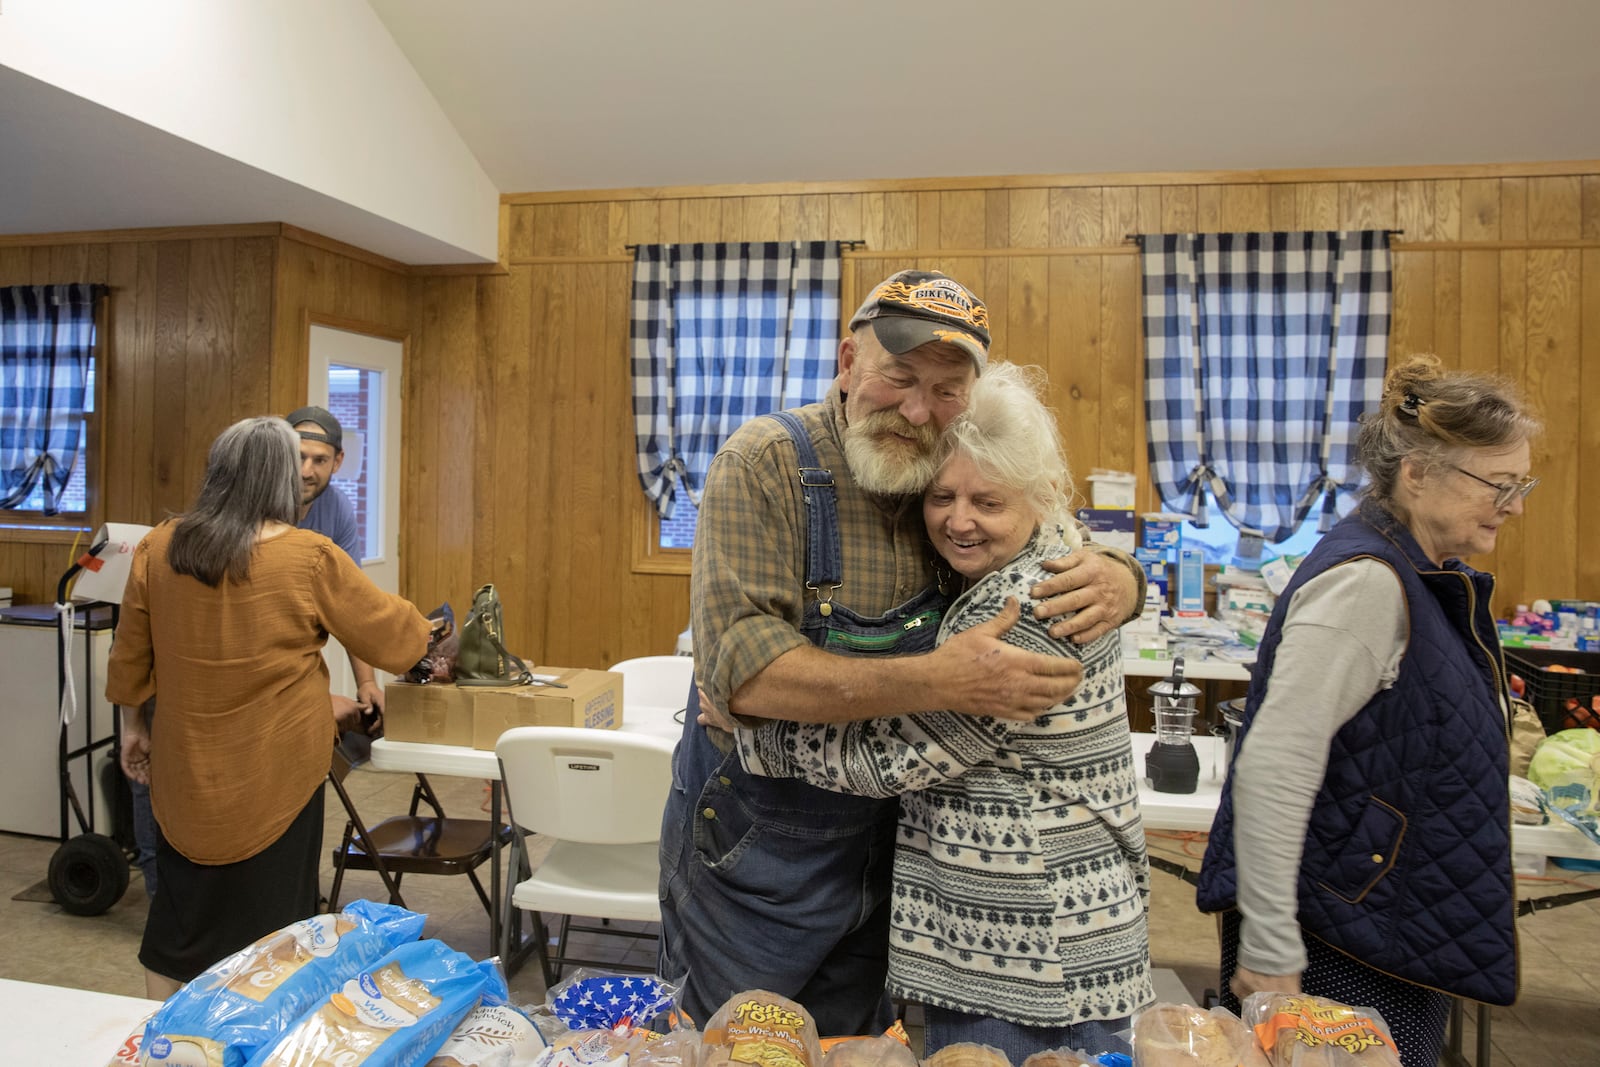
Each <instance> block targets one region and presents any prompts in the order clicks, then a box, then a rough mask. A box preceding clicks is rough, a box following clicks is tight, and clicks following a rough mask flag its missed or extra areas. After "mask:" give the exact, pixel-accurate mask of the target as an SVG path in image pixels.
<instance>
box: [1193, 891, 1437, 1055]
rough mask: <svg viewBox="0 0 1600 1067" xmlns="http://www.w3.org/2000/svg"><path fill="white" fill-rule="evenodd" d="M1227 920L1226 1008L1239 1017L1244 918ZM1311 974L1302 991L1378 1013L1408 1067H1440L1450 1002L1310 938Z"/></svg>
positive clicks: (1232, 915) (1231, 913) (1303, 978)
mask: <svg viewBox="0 0 1600 1067" xmlns="http://www.w3.org/2000/svg"><path fill="white" fill-rule="evenodd" d="M1220 918H1221V920H1222V929H1221V935H1222V1006H1223V1007H1225V1008H1227V1009H1228V1010H1229V1011H1231V1012H1233V1013H1235V1014H1238V1011H1239V999H1238V998H1237V997H1235V996H1234V995H1233V992H1232V991H1231V990H1230V989H1229V988H1228V982H1229V981H1230V980H1231V979H1232V978H1233V972H1234V970H1235V969H1236V968H1237V967H1238V966H1239V925H1240V917H1239V912H1238V911H1237V910H1235V909H1230V910H1228V911H1225V912H1223V913H1222V914H1221V916H1220ZM1305 944H1306V969H1305V971H1304V972H1303V973H1302V974H1301V975H1300V988H1301V990H1303V991H1304V992H1306V993H1309V994H1311V995H1312V996H1316V997H1326V998H1327V999H1329V1000H1337V1001H1339V1002H1340V1003H1343V1004H1349V1005H1351V1006H1352V1007H1357V1008H1372V1009H1373V1010H1375V1011H1376V1012H1377V1013H1378V1014H1379V1015H1381V1016H1383V1021H1384V1022H1385V1023H1386V1024H1387V1025H1388V1027H1389V1036H1391V1037H1393V1038H1394V1043H1395V1047H1396V1048H1398V1049H1399V1050H1400V1063H1401V1064H1402V1065H1403V1067H1434V1065H1435V1064H1437V1063H1438V1062H1439V1053H1440V1052H1441V1051H1443V1049H1444V1043H1445V1029H1446V1025H1447V1024H1448V1023H1449V1017H1450V996H1449V995H1448V994H1446V993H1441V992H1439V991H1438V990H1436V989H1428V988H1427V987H1425V986H1420V985H1417V984H1415V983H1413V982H1407V981H1405V980H1404V979H1402V978H1396V977H1394V976H1393V975H1390V974H1384V973H1383V972H1382V971H1378V970H1374V969H1373V968H1371V967H1368V966H1367V965H1366V964H1364V963H1361V962H1359V961H1357V960H1353V959H1351V958H1350V957H1349V956H1346V955H1345V954H1344V953H1342V952H1340V951H1338V950H1337V949H1334V948H1331V947H1329V946H1328V945H1327V944H1325V943H1323V942H1322V941H1320V940H1318V939H1317V938H1315V937H1309V936H1308V937H1306V938H1305Z"/></svg>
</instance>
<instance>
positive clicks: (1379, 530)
mask: <svg viewBox="0 0 1600 1067" xmlns="http://www.w3.org/2000/svg"><path fill="white" fill-rule="evenodd" d="M1363 557H1365V558H1371V559H1377V560H1380V561H1381V562H1383V563H1385V564H1387V565H1388V566H1389V567H1390V568H1391V569H1392V570H1393V571H1394V572H1395V574H1396V576H1398V577H1399V579H1400V584H1401V586H1402V587H1403V588H1404V590H1405V600H1406V607H1407V611H1408V614H1409V619H1410V631H1409V640H1408V643H1407V645H1406V652H1405V655H1404V656H1403V657H1402V659H1401V662H1400V672H1399V678H1398V679H1397V680H1396V681H1395V684H1394V686H1393V687H1392V688H1390V689H1387V690H1383V691H1381V692H1379V693H1378V694H1377V695H1376V696H1374V697H1373V698H1372V700H1371V701H1370V702H1369V703H1368V704H1367V706H1366V707H1365V708H1363V709H1362V710H1361V711H1360V712H1359V713H1357V715H1356V716H1355V718H1353V719H1351V720H1350V721H1349V722H1348V723H1346V724H1345V726H1344V727H1343V728H1342V729H1341V730H1339V732H1338V733H1337V734H1336V735H1335V736H1334V739H1333V744H1332V748H1331V750H1330V752H1329V756H1328V770H1327V775H1326V777H1325V778H1324V780H1323V783H1322V788H1321V789H1320V790H1319V791H1318V793H1317V798H1316V803H1315V806H1314V807H1313V809H1312V812H1311V823H1310V826H1309V827H1308V828H1307V831H1306V838H1305V852H1304V856H1303V858H1302V860H1301V863H1300V878H1299V887H1298V894H1299V920H1300V927H1301V930H1302V932H1304V933H1305V934H1308V935H1310V936H1313V937H1317V938H1320V939H1321V940H1322V941H1324V942H1326V943H1327V944H1329V945H1331V946H1332V947H1334V948H1335V949H1338V950H1339V951H1340V952H1343V953H1345V954H1347V955H1349V956H1351V957H1353V958H1355V959H1357V960H1360V961H1361V962H1363V963H1365V964H1367V965H1368V966H1371V967H1374V968H1376V969H1378V970H1380V971H1384V972H1386V973H1388V974H1390V975H1393V976H1395V977H1397V978H1401V979H1404V980H1405V981H1408V982H1414V983H1416V984H1418V985H1423V986H1428V987H1430V988H1433V989H1438V990H1441V991H1443V992H1446V993H1450V994H1453V995H1456V996H1462V997H1467V998H1470V999H1472V1000H1477V1001H1482V1002H1484V1003H1487V1004H1510V1003H1511V1002H1512V1001H1513V1000H1515V999H1516V995H1517V943H1516V932H1515V929H1514V925H1515V914H1516V903H1517V900H1516V889H1515V885H1514V882H1513V879H1512V872H1511V814H1510V800H1509V795H1508V793H1509V789H1508V773H1509V772H1508V755H1507V753H1508V744H1509V733H1508V726H1507V718H1506V714H1505V712H1504V711H1503V710H1502V705H1501V702H1500V701H1501V697H1502V696H1503V694H1504V693H1505V680H1504V679H1505V663H1504V661H1503V660H1502V658H1501V655H1500V642H1499V639H1498V637H1497V635H1496V633H1495V629H1494V620H1493V618H1492V616H1491V614H1490V610H1489V594H1490V592H1491V590H1492V589H1493V585H1494V579H1493V578H1492V577H1491V576H1490V575H1487V574H1482V573H1479V572H1477V571H1474V570H1472V569H1471V568H1470V567H1467V566H1466V565H1464V564H1462V563H1461V562H1460V561H1458V560H1447V561H1446V562H1445V564H1444V566H1443V567H1438V566H1435V565H1434V564H1433V563H1432V562H1431V561H1430V560H1429V559H1428V558H1427V557H1426V556H1425V555H1424V554H1423V552H1422V549H1421V548H1420V547H1419V546H1418V544H1417V542H1416V540H1415V539H1414V538H1413V537H1412V536H1411V534H1410V532H1409V531H1408V530H1407V529H1406V528H1405V526H1404V525H1402V524H1401V523H1400V522H1398V521H1397V520H1396V519H1395V518H1393V517H1392V516H1391V515H1389V514H1388V513H1387V512H1385V511H1384V510H1383V509H1381V508H1379V507H1377V506H1375V505H1373V504H1371V503H1367V504H1363V505H1362V507H1361V508H1360V509H1359V510H1357V511H1356V512H1355V513H1354V514H1352V515H1350V516H1349V517H1347V518H1345V519H1344V520H1343V521H1342V522H1340V523H1339V524H1338V525H1337V526H1335V527H1334V529H1333V530H1331V531H1330V532H1329V533H1328V535H1327V536H1326V537H1324V538H1323V540H1322V543H1321V544H1319V545H1318V546H1317V548H1316V549H1315V550H1314V551H1313V552H1312V553H1311V554H1310V555H1308V556H1307V557H1306V559H1305V561H1304V562H1303V563H1301V565H1300V567H1299V568H1298V569H1297V570H1296V571H1295V575H1294V577H1293V579H1292V580H1291V581H1290V582H1289V587H1288V588H1287V589H1286V590H1285V591H1284V593H1283V595H1282V596H1280V597H1279V598H1278V604H1277V608H1276V609H1275V610H1274V612H1273V614H1272V619H1271V621H1270V622H1269V623H1268V625H1267V631H1266V635H1265V637H1264V638H1263V639H1262V642H1261V648H1260V654H1259V656H1258V658H1257V661H1256V667H1255V670H1254V671H1253V673H1252V679H1251V682H1250V689H1249V695H1248V697H1247V698H1246V705H1245V715H1244V725H1243V727H1242V734H1241V737H1240V744H1241V745H1244V744H1248V743H1249V735H1250V724H1251V722H1252V721H1253V720H1254V718H1255V714H1256V709H1257V708H1258V707H1259V706H1260V704H1261V701H1262V698H1263V697H1264V696H1265V695H1266V690H1267V679H1268V678H1269V677H1270V676H1271V673H1272V661H1273V657H1274V655H1275V653H1276V652H1277V647H1278V642H1279V640H1280V639H1281V636H1282V627H1283V618H1284V612H1285V611H1286V609H1287V607H1288V605H1289V601H1290V599H1291V598H1292V597H1293V595H1294V593H1295V591H1296V590H1297V589H1299V587H1300V586H1302V585H1304V584H1305V583H1306V582H1308V581H1310V580H1311V579H1312V578H1314V577H1316V576H1317V575H1319V574H1321V573H1323V572H1324V571H1326V570H1328V569H1329V568H1330V567H1334V566H1337V565H1338V564H1340V563H1344V562H1347V561H1349V560H1352V559H1358V558H1363ZM1326 684H1328V685H1337V684H1339V680H1338V679H1337V678H1330V679H1328V680H1327V683H1326ZM1231 784H1232V779H1231V777H1230V780H1229V784H1228V786H1225V787H1224V789H1223V794H1222V803H1221V805H1220V807H1219V808H1218V810H1217V816H1216V820H1215V821H1214V822H1213V823H1212V827H1211V840H1210V843H1209V844H1208V846H1207V848H1206V855H1205V860H1204V862H1203V864H1202V866H1201V868H1200V878H1199V882H1198V885H1197V888H1196V894H1195V896H1196V901H1197V903H1198V904H1199V906H1200V909H1201V910H1202V911H1207V912H1215V911H1222V910H1224V909H1227V908H1231V907H1233V906H1234V905H1235V900H1236V893H1237V880H1236V873H1237V872H1236V871H1235V868H1234V853H1233V800H1232V790H1231Z"/></svg>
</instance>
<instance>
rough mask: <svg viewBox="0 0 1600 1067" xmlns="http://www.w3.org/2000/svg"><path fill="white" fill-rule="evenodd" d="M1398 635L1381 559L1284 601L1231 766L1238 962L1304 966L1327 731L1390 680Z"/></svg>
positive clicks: (1321, 578) (1399, 594)
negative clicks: (1311, 845) (1308, 873)
mask: <svg viewBox="0 0 1600 1067" xmlns="http://www.w3.org/2000/svg"><path fill="white" fill-rule="evenodd" d="M1406 637H1407V622H1406V603H1405V592H1404V590H1403V589H1402V587H1401V585H1400V579H1399V577H1397V576H1396V575H1395V573H1394V572H1393V571H1392V570H1390V569H1389V567H1388V566H1387V565H1385V564H1383V563H1381V562H1379V561H1378V560H1374V559H1357V560H1351V561H1350V562H1348V563H1342V564H1340V565H1339V566H1337V567H1333V568H1331V569H1330V570H1327V571H1324V572H1323V573H1322V574H1319V575H1317V577H1315V578H1313V579H1311V580H1310V581H1308V582H1307V583H1306V584H1305V585H1303V586H1301V587H1300V588H1299V589H1298V590H1296V591H1295V594H1294V596H1293V598H1292V599H1291V600H1290V601H1289V609H1288V612H1287V613H1286V615H1285V618H1284V624H1283V637H1282V640H1281V642H1280V643H1279V645H1278V651H1277V656H1276V658H1275V659H1274V660H1273V664H1272V674H1271V676H1270V677H1269V678H1268V680H1267V692H1266V696H1265V698H1264V699H1263V700H1262V702H1261V706H1260V707H1259V708H1257V709H1256V716H1255V719H1254V720H1253V721H1252V722H1251V724H1250V734H1249V743H1248V744H1246V745H1245V746H1244V749H1243V751H1242V752H1241V753H1240V754H1239V760H1238V763H1237V764H1236V765H1235V767H1234V772H1233V786H1232V788H1233V806H1234V846H1233V847H1234V856H1235V859H1236V861H1237V864H1238V872H1239V874H1238V877H1239V891H1238V903H1239V912H1240V914H1241V915H1242V916H1243V919H1244V922H1243V925H1242V926H1241V928H1240V933H1239V965H1240V966H1241V967H1247V968H1249V969H1250V970H1252V971H1256V972H1258V973H1260V974H1274V975H1279V974H1298V973H1300V972H1301V971H1303V970H1305V966H1306V951H1305V944H1304V942H1303V941H1302V939H1301V935H1300V924H1299V922H1298V921H1297V920H1296V918H1295V914H1296V910H1297V906H1298V898H1299V894H1298V889H1297V886H1298V881H1299V872H1300V859H1301V852H1302V851H1303V849H1304V845H1305V837H1306V828H1307V827H1308V826H1309V825H1310V822H1311V809H1312V806H1313V803H1314V801H1315V800H1316V796H1317V791H1318V790H1319V789H1321V788H1322V780H1323V777H1324V775H1325V774H1326V772H1327V769H1328V752H1329V749H1330V747H1331V745H1332V742H1333V736H1334V734H1336V733H1338V732H1339V729H1340V728H1341V727H1343V726H1344V724H1345V723H1347V722H1349V721H1350V720H1351V719H1353V718H1354V717H1355V715H1356V713H1357V712H1359V711H1360V710H1361V709H1362V708H1364V707H1366V705H1367V702H1368V701H1369V700H1371V699H1372V697H1373V696H1374V695H1376V694H1377V693H1378V692H1379V691H1380V690H1383V689H1387V688H1389V687H1390V686H1392V685H1393V684H1394V681H1395V678H1396V677H1397V676H1398V674H1399V670H1400V658H1401V657H1402V656H1403V655H1404V654H1405V650H1406Z"/></svg>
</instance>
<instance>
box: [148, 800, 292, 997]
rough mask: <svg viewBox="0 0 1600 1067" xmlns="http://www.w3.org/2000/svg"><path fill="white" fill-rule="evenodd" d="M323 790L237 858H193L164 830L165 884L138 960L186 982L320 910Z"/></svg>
mask: <svg viewBox="0 0 1600 1067" xmlns="http://www.w3.org/2000/svg"><path fill="white" fill-rule="evenodd" d="M321 852H322V789H321V788H318V789H317V791H316V792H315V793H313V794H312V795H311V799H310V800H309V801H308V802H307V803H306V806H305V807H304V808H303V809H302V810H301V812H300V814H299V815H297V816H295V819H294V821H293V822H292V823H290V824H289V828H288V829H287V830H285V831H284V832H283V835H282V836H281V837H279V838H278V839H277V840H276V841H274V842H273V843H272V844H270V845H268V846H267V847H266V848H265V849H263V850H262V851H260V852H258V853H256V854H255V855H254V856H251V857H249V858H248V859H244V860H240V861H239V862H238V863H224V864H219V865H215V866H212V865H207V864H200V863H193V862H191V861H189V860H187V859H185V858H184V857H183V856H182V855H180V854H179V853H178V851H177V850H176V849H174V848H173V847H172V846H171V845H169V844H168V843H167V841H166V838H165V837H163V838H162V839H161V841H160V843H159V844H158V845H157V847H156V870H157V872H158V874H157V877H158V878H159V879H160V884H161V891H160V892H159V893H157V894H156V895H155V896H154V897H152V898H151V900H150V915H149V918H148V919H146V920H145V924H144V942H143V944H141V945H140V947H139V962H140V963H142V964H144V966H145V967H146V968H147V969H149V970H151V971H154V972H155V973H156V974H159V975H162V976H163V977H166V978H171V979H172V980H173V981H176V982H187V981H189V980H190V979H192V978H194V977H195V976H196V975H198V974H200V973H201V972H202V971H204V970H205V969H206V968H208V967H210V966H211V965H212V964H213V963H216V962H217V961H219V960H222V959H224V958H226V957H228V956H230V955H232V954H233V953H235V952H237V951H239V950H240V949H242V948H244V947H245V946H246V945H249V944H251V943H252V942H254V941H257V940H259V939H260V938H262V937H265V936H266V935H268V934H270V933H273V932H274V931H276V930H281V929H282V928H283V927H285V926H288V925H289V924H290V923H293V922H298V921H299V920H301V919H305V918H309V917H310V916H312V915H315V914H316V913H317V901H318V884H317V875H318V870H319V867H320V861H321Z"/></svg>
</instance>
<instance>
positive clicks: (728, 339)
mask: <svg viewBox="0 0 1600 1067" xmlns="http://www.w3.org/2000/svg"><path fill="white" fill-rule="evenodd" d="M839 267H840V256H839V243H838V242H837V241H781V242H780V241H770V242H747V243H742V244H694V245H641V246H640V247H639V248H638V250H637V253H636V256H635V260H634V276H633V317H632V324H631V337H630V352H631V370H632V375H633V414H634V433H635V452H636V455H637V463H638V472H639V483H640V486H641V487H642V489H643V494H642V498H636V501H635V508H636V511H635V515H636V521H635V523H634V527H635V531H634V532H635V537H634V552H633V557H634V559H633V562H634V569H635V570H639V571H648V572H660V573H683V574H686V573H688V570H689V555H690V550H691V549H692V548H693V545H694V524H695V517H696V511H697V508H698V505H699V502H700V492H701V490H702V489H703V488H704V486H705V478H706V473H707V471H708V470H709V468H710V466H711V457H712V456H714V455H715V454H716V451H717V449H718V448H719V447H720V446H721V445H722V442H723V441H724V440H726V439H727V436H728V435H729V434H730V433H732V432H733V431H734V430H735V429H737V428H738V427H739V425H740V424H742V423H743V422H744V421H745V420H746V419H749V418H752V417H754V416H756V415H762V414H766V413H767V412H770V411H779V410H782V409H784V408H789V407H796V406H799V405H801V404H809V403H813V402H815V401H817V400H820V399H822V397H824V396H825V395H827V391H828V387H829V385H830V384H831V383H832V381H833V377H834V372H835V362H836V356H837V352H838V347H839Z"/></svg>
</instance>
